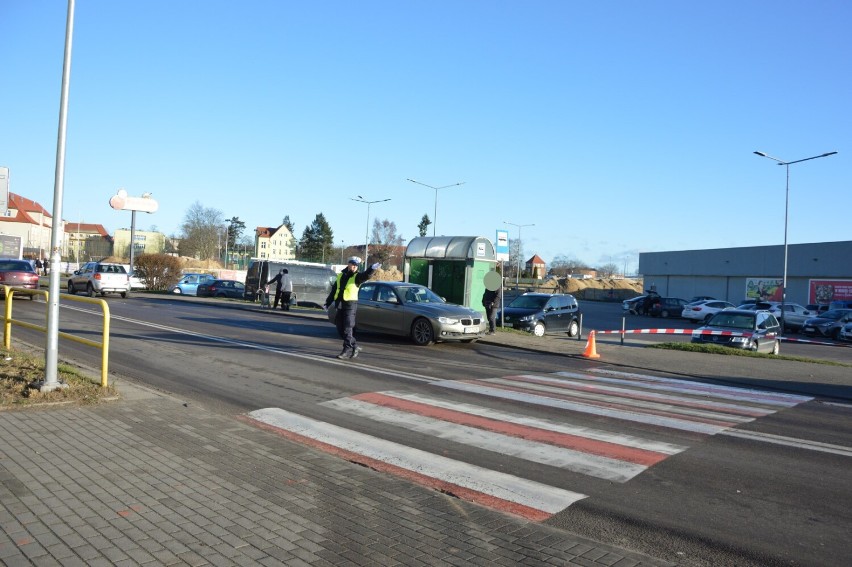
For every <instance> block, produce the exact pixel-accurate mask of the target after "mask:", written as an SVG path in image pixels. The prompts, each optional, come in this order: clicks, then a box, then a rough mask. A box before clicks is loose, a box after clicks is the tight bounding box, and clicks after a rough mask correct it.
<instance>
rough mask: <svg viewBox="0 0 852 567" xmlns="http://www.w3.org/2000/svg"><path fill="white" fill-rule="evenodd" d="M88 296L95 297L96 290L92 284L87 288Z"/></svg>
mask: <svg viewBox="0 0 852 567" xmlns="http://www.w3.org/2000/svg"><path fill="white" fill-rule="evenodd" d="M86 294H88V296H89V297H94V296H95V288H94V287H92V284H89V286H88V287H87V288H86Z"/></svg>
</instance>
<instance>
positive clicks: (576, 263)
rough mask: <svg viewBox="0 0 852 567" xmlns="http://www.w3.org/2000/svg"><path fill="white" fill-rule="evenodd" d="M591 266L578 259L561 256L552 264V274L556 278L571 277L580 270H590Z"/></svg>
mask: <svg viewBox="0 0 852 567" xmlns="http://www.w3.org/2000/svg"><path fill="white" fill-rule="evenodd" d="M588 267H589V266H587V265H586V263H585V262H582V261H580V260H578V259H576V258H573V257H570V256H566V255H564V254H560V255H558V256H556V257H555V258H554V259H553V261H552V262H550V273H552V274H553V275H556V276H562V277H566V276H570V275H571V274H575V273H577V271H579V270H585V269H588Z"/></svg>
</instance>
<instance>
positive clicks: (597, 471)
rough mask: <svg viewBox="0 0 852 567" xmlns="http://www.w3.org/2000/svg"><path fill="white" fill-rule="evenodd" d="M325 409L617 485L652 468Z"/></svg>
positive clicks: (358, 405)
mask: <svg viewBox="0 0 852 567" xmlns="http://www.w3.org/2000/svg"><path fill="white" fill-rule="evenodd" d="M321 405H324V406H327V407H332V408H334V409H337V410H340V411H343V412H346V413H349V414H353V415H357V416H360V417H365V418H368V419H371V420H374V421H379V422H381V423H387V424H389V425H393V426H395V427H403V428H405V429H408V430H409V431H415V432H417V433H423V434H424V435H431V436H433V437H437V438H439V439H445V440H447V441H452V442H454V443H461V444H464V445H468V446H471V447H477V448H479V449H485V450H487V451H493V452H495V453H499V454H503V455H507V456H510V457H516V458H518V459H524V460H527V461H531V462H534V463H541V464H543V465H547V466H551V467H558V468H561V469H565V470H570V471H573V472H576V473H580V474H586V475H589V476H593V477H596V478H602V479H604V480H611V481H614V482H626V481H628V480H630V479H631V478H633V477H634V476H636V475H637V474H639V473H641V472H642V471H644V470H645V469H646V468H648V467H646V466H644V465H637V464H635V463H629V462H627V461H621V460H618V459H612V458H608V457H601V456H598V455H592V454H589V453H585V452H582V451H576V450H573V449H565V448H562V447H556V446H554V445H549V444H546V443H540V442H537V441H530V440H527V439H519V438H517V437H512V436H510V435H504V434H502V433H495V432H492V431H486V430H484V429H479V428H476V427H470V426H467V425H459V424H457V423H449V422H446V421H443V420H440V419H435V418H431V417H425V416H422V415H417V414H413V413H409V412H404V411H400V410H396V409H392V408H387V407H383V406H377V405H375V404H371V403H367V402H362V401H360V400H353V399H352V398H343V399H338V400H331V401H328V402H323V403H322V404H321Z"/></svg>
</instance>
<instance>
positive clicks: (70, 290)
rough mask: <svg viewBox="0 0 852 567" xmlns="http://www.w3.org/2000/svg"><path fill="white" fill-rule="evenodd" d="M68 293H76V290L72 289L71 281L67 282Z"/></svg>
mask: <svg viewBox="0 0 852 567" xmlns="http://www.w3.org/2000/svg"><path fill="white" fill-rule="evenodd" d="M68 293H70V294H71V295H74V294H76V293H77V290H76V289H74V284H73V283H71V282H68Z"/></svg>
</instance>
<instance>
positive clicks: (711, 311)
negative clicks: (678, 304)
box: [680, 299, 734, 323]
mask: <svg viewBox="0 0 852 567" xmlns="http://www.w3.org/2000/svg"><path fill="white" fill-rule="evenodd" d="M733 308H734V304H733V303H728V302H727V301H719V300H717V299H714V300H709V301H708V300H706V299H705V300H699V301H693V302H691V303H687V304H686V305H685V306H684V307H683V311H682V312H681V314H680V316H681V317H683V318H684V319H688V320H690V321H704V322H705V323H706V322H707V321H709V320H710V317H712V316H713V315H715V314H716V313H718V312H719V311H722V310H723V309H733Z"/></svg>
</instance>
